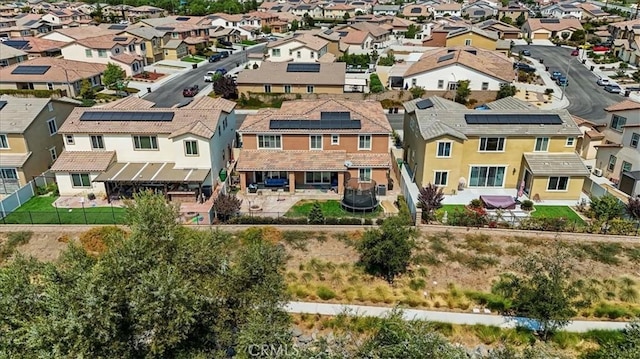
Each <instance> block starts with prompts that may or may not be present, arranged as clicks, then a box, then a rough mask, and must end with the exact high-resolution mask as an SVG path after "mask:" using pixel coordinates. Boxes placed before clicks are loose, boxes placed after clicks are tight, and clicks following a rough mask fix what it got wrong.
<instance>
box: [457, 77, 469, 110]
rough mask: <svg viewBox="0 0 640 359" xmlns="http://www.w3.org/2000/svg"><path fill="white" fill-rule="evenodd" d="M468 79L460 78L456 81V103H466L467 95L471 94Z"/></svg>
mask: <svg viewBox="0 0 640 359" xmlns="http://www.w3.org/2000/svg"><path fill="white" fill-rule="evenodd" d="M469 83H470V81H469V80H460V81H458V87H457V88H456V98H455V101H456V102H457V103H461V104H463V105H466V104H467V101H468V99H469V96H470V95H471V89H469Z"/></svg>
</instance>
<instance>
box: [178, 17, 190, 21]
mask: <svg viewBox="0 0 640 359" xmlns="http://www.w3.org/2000/svg"><path fill="white" fill-rule="evenodd" d="M189 19H190V18H189V17H177V18H176V21H189Z"/></svg>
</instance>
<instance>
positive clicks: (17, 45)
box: [3, 40, 29, 50]
mask: <svg viewBox="0 0 640 359" xmlns="http://www.w3.org/2000/svg"><path fill="white" fill-rule="evenodd" d="M3 44H5V45H7V46H11V47H13V48H14V49H18V50H22V49H26V48H27V47H29V41H25V40H7V41H5V42H3Z"/></svg>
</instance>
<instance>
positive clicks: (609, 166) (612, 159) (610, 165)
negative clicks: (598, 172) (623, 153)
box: [607, 155, 618, 172]
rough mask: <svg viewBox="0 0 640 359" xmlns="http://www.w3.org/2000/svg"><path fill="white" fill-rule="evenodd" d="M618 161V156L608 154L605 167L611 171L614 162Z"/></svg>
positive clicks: (614, 165) (614, 166) (613, 167)
mask: <svg viewBox="0 0 640 359" xmlns="http://www.w3.org/2000/svg"><path fill="white" fill-rule="evenodd" d="M617 161H618V158H617V157H616V156H614V155H610V156H609V165H608V166H607V169H608V170H609V172H613V170H614V169H615V168H616V162H617Z"/></svg>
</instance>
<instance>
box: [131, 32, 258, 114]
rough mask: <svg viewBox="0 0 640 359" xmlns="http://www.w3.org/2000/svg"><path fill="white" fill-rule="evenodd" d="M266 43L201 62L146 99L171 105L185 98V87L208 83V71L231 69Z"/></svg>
mask: <svg viewBox="0 0 640 359" xmlns="http://www.w3.org/2000/svg"><path fill="white" fill-rule="evenodd" d="M264 46H265V45H264V44H262V45H259V46H255V47H252V48H250V49H248V50H246V51H238V50H236V51H234V52H233V54H232V55H230V56H229V57H228V58H226V59H222V60H220V61H218V62H214V63H209V62H201V63H199V64H198V68H197V69H194V70H191V71H189V72H187V73H185V74H183V75H178V76H176V77H175V78H173V79H172V80H170V81H168V82H166V83H164V84H163V85H162V86H161V87H160V88H158V89H157V90H155V91H154V92H152V93H150V94H148V95H146V96H144V99H145V100H149V101H152V102H155V103H156V107H171V106H174V105H176V104H178V103H180V102H182V101H183V100H184V97H182V90H183V89H184V88H185V87H188V86H193V85H198V86H200V89H202V88H204V87H205V86H207V85H208V83H205V82H204V75H205V74H206V73H207V71H212V70H215V69H218V68H221V67H222V68H225V69H227V70H230V69H232V68H234V67H236V63H243V62H246V56H247V54H249V53H259V52H262V51H263V47H264Z"/></svg>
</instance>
